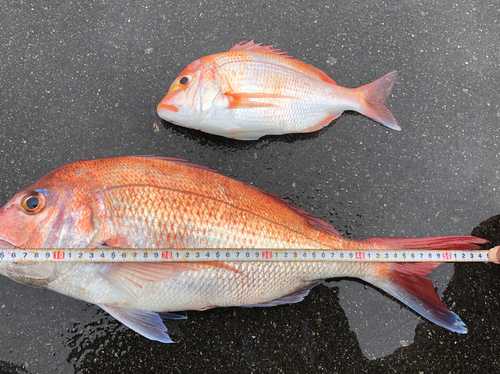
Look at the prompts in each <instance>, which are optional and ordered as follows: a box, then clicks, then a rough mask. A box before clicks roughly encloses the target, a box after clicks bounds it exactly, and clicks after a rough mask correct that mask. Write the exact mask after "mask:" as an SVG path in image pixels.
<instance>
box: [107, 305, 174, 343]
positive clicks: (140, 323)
mask: <svg viewBox="0 0 500 374" xmlns="http://www.w3.org/2000/svg"><path fill="white" fill-rule="evenodd" d="M99 306H100V307H101V308H102V309H104V310H105V311H106V312H108V313H109V314H111V315H112V316H113V317H115V318H116V319H117V320H118V321H120V322H121V323H123V324H124V325H125V326H127V327H128V328H130V329H132V330H134V331H135V332H137V333H138V334H141V335H142V336H145V337H146V338H148V339H151V340H157V341H159V342H162V343H173V340H172V339H170V336H168V334H167V328H166V327H165V325H164V324H163V322H162V320H161V318H160V316H159V315H158V313H154V312H146V311H144V310H139V309H129V308H120V307H117V306H111V305H99Z"/></svg>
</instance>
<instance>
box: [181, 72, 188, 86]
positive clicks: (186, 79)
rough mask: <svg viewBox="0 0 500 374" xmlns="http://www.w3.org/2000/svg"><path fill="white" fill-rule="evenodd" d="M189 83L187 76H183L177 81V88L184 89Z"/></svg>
mask: <svg viewBox="0 0 500 374" xmlns="http://www.w3.org/2000/svg"><path fill="white" fill-rule="evenodd" d="M189 81H190V79H189V76H187V75H185V76H183V77H182V78H181V79H179V86H181V87H186V86H187V85H188V83H189Z"/></svg>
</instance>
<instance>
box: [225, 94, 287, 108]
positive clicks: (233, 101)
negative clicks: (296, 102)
mask: <svg viewBox="0 0 500 374" xmlns="http://www.w3.org/2000/svg"><path fill="white" fill-rule="evenodd" d="M226 96H227V98H228V99H229V109H237V108H260V107H272V106H276V105H274V104H269V103H262V102H259V101H252V99H296V97H293V96H283V95H277V94H265V93H226Z"/></svg>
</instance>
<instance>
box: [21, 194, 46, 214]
mask: <svg viewBox="0 0 500 374" xmlns="http://www.w3.org/2000/svg"><path fill="white" fill-rule="evenodd" d="M21 207H22V208H23V210H24V212H25V213H28V214H38V213H40V212H41V211H42V210H43V208H45V196H44V195H43V194H42V193H40V192H37V191H35V192H32V193H30V194H29V195H26V196H25V197H24V198H23V199H22V200H21Z"/></svg>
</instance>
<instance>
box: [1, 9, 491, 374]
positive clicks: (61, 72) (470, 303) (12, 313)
mask: <svg viewBox="0 0 500 374" xmlns="http://www.w3.org/2000/svg"><path fill="white" fill-rule="evenodd" d="M499 18H500V4H499V3H498V2H497V1H492V2H486V1H476V2H468V1H458V2H435V1H427V0H424V1H420V2H415V1H409V0H404V1H398V2H392V3H390V2H377V1H373V0H369V1H354V2H353V1H346V0H341V1H314V2H313V1H309V2H308V1H283V2H276V3H273V2H268V1H253V2H247V1H243V0H235V1H227V2H218V1H190V0H189V1H185V2H170V1H167V2H165V1H162V2H158V1H140V2H128V1H127V2H125V1H113V2H111V1H74V2H69V1H60V0H57V1H50V2H36V1H35V2H24V1H23V2H20V1H2V2H1V3H0V41H1V52H0V87H1V96H0V97H1V99H0V205H3V204H5V203H6V202H7V201H8V200H9V199H10V198H11V197H12V196H13V195H14V194H15V193H17V192H18V191H19V190H20V189H22V188H24V187H26V186H27V185H29V184H30V183H32V182H33V181H34V180H36V179H38V178H39V177H41V176H42V175H44V174H46V173H48V172H49V171H51V170H53V169H55V168H56V167H59V166H61V165H64V164H66V163H68V162H71V161H76V160H81V159H91V158H101V157H112V156H125V155H133V154H136V155H140V154H156V155H161V156H169V157H177V158H182V159H186V160H189V161H190V162H193V163H197V164H201V165H205V166H208V167H210V168H212V169H215V170H218V171H220V172H222V173H224V174H226V175H229V176H231V177H234V178H236V179H239V180H243V181H246V182H248V183H251V184H253V185H255V186H257V187H260V188H262V189H264V190H267V191H269V192H271V193H274V194H276V195H278V196H281V197H283V198H285V199H286V200H288V201H290V202H291V203H293V204H295V205H297V206H299V207H301V208H303V209H305V210H307V211H308V212H311V213H312V214H314V215H315V216H316V217H318V218H321V219H323V220H325V221H327V222H329V223H331V224H333V225H334V226H335V227H336V228H337V229H338V230H339V231H340V232H341V233H342V234H344V235H345V236H347V237H350V238H356V239H361V238H367V237H372V236H381V237H382V236H386V237H424V236H440V235H469V234H471V233H472V232H473V230H474V232H473V233H474V234H475V235H478V236H481V237H484V238H487V239H490V240H491V241H492V242H493V243H494V244H499V243H500V224H499V216H498V214H500V206H499V202H498V196H499V189H500V184H499V181H500V176H499V168H498V159H499V144H498V143H499V135H500V104H499V100H498V97H499V93H500V89H499V87H500V66H499V61H500V60H499V59H500V38H499V35H500V23H499ZM243 40H245V41H249V40H255V41H256V42H262V43H264V44H274V45H275V47H277V48H281V49H282V50H285V51H288V52H289V53H290V54H291V55H292V56H294V57H296V58H298V59H300V60H303V61H305V62H307V63H309V64H312V65H314V66H315V67H317V68H319V69H321V70H323V71H325V72H326V73H327V74H329V75H330V76H331V77H332V78H333V79H334V80H336V81H337V82H338V83H339V84H340V85H343V86H348V87H356V86H359V85H362V84H366V83H368V82H371V81H372V80H374V79H376V78H378V77H380V76H382V75H384V74H386V73H388V72H390V71H392V70H398V71H399V74H398V79H397V83H396V85H395V87H394V90H393V93H392V95H391V96H390V98H389V100H388V106H389V107H390V108H391V110H392V112H393V113H394V115H395V116H396V118H397V119H398V120H399V123H400V125H401V127H402V129H403V130H402V131H401V132H396V131H391V130H389V129H386V128H385V127H383V126H381V125H379V124H377V123H375V122H373V121H371V120H370V119H368V118H366V117H363V116H361V115H358V114H356V113H352V112H348V113H345V114H344V115H342V116H341V117H340V118H338V119H337V120H336V121H334V123H332V124H331V125H330V126H329V127H327V128H325V129H323V130H321V131H318V132H316V133H312V134H300V135H298V134H296V135H286V136H279V137H278V136H268V137H264V138H262V139H261V140H258V141H253V142H238V141H234V140H229V139H225V138H221V137H217V136H211V135H207V134H203V133H200V132H197V131H194V130H188V129H184V128H181V127H178V126H174V125H172V124H169V123H166V122H163V121H161V120H160V118H159V117H158V116H157V115H156V105H157V103H158V102H159V101H160V99H161V98H162V97H163V96H164V95H165V94H166V92H167V90H168V87H169V86H170V83H171V82H172V80H173V79H174V78H175V77H176V76H177V74H178V73H179V72H180V71H181V70H182V69H183V68H184V67H185V66H186V65H187V64H188V63H190V62H191V61H193V60H195V59H197V58H199V57H202V56H205V55H208V54H212V53H217V52H222V51H225V50H227V49H229V48H230V47H231V46H233V45H234V44H236V43H238V42H240V41H243ZM433 280H434V281H435V282H436V287H437V289H438V292H439V293H440V295H442V298H443V300H444V302H445V303H446V304H447V305H448V306H449V307H450V308H451V309H452V310H454V311H455V312H456V313H457V314H459V315H460V317H461V318H462V320H463V321H464V322H465V323H466V325H467V327H468V328H469V333H468V334H467V335H459V334H455V333H452V332H449V331H447V330H444V329H442V328H440V327H438V326H435V325H433V324H431V323H429V322H427V321H425V320H423V319H422V318H420V317H418V316H417V315H415V314H414V313H413V312H412V311H410V310H409V309H408V308H406V307H405V306H403V305H402V304H400V303H398V302H396V301H395V300H393V299H392V298H390V297H388V296H387V295H385V294H382V293H380V292H379V291H377V290H376V289H374V288H372V287H370V286H367V285H365V284H362V283H359V282H355V281H351V280H340V281H334V282H332V283H330V284H329V287H325V286H319V287H316V288H315V289H314V290H313V291H312V292H311V294H310V295H309V296H308V297H307V298H306V300H304V301H303V302H302V303H300V304H295V305H288V306H280V307H275V308H261V309H258V308H256V309H239V308H230V309H215V310H210V311H205V312H191V311H190V312H186V313H185V315H187V316H188V320H186V321H169V322H167V323H166V324H167V326H168V328H169V333H170V335H171V337H172V338H173V339H174V340H175V341H176V342H177V343H176V344H171V345H165V344H161V343H157V342H152V341H148V340H147V339H145V338H143V337H141V336H139V335H137V334H136V333H134V332H133V331H131V330H129V329H127V328H125V327H123V326H122V325H121V324H120V323H118V322H117V321H115V320H114V319H113V318H111V317H109V316H108V315H107V314H106V313H104V312H103V311H101V310H100V309H99V308H97V307H96V306H94V305H91V304H87V303H84V302H80V301H78V300H75V299H72V298H68V297H65V296H62V295H59V294H55V293H53V292H49V291H46V290H40V289H35V288H31V287H28V286H25V285H22V284H18V283H15V282H13V281H11V280H9V279H7V278H4V277H1V278H0V321H1V323H0V372H1V373H69V372H75V373H102V372H109V373H118V372H129V373H144V372H155V373H159V372H165V373H187V372H189V373H212V372H228V373H231V372H239V373H277V372H283V373H306V372H310V373H402V372H404V373H426V374H427V373H495V372H500V362H499V357H500V348H499V338H500V333H499V326H500V316H499V313H498V311H499V304H500V294H499V287H500V267H498V266H495V265H493V264H457V265H452V264H447V265H443V266H441V267H439V268H438V269H437V270H436V271H435V272H434V273H433Z"/></svg>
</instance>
